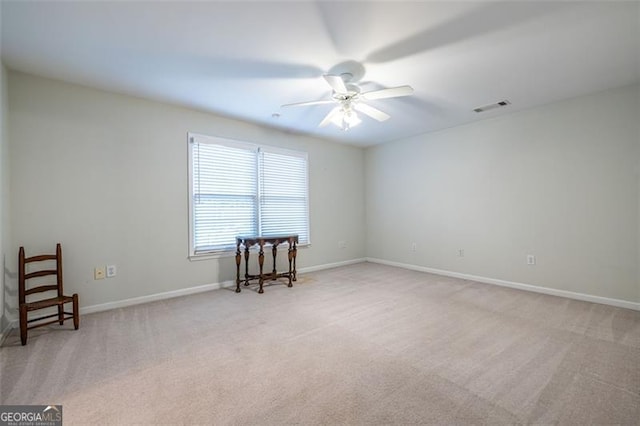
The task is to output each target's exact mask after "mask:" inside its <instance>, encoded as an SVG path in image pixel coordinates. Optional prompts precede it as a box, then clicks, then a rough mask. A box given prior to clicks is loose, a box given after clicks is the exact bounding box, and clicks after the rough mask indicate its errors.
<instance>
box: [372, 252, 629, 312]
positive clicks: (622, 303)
mask: <svg viewBox="0 0 640 426" xmlns="http://www.w3.org/2000/svg"><path fill="white" fill-rule="evenodd" d="M367 262H371V263H379V264H381V265H388V266H395V267H398V268H403V269H410V270H413V271H419V272H427V273H430V274H436V275H444V276H447V277H453V278H462V279H464V280H470V281H477V282H480V283H485V284H494V285H499V286H501V287H509V288H515V289H518V290H525V291H531V292H534V293H542V294H549V295H551V296H560V297H567V298H569V299H575V300H582V301H584V302H593V303H600V304H603V305H611V306H616V307H618V308H626V309H633V310H635V311H640V303H636V302H629V301H627V300H621V299H610V298H608V297H602V296H594V295H591V294H584V293H575V292H573V291H567V290H558V289H555V288H549V287H540V286H536V285H531V284H524V283H516V282H513V281H505V280H499V279H496V278H487V277H481V276H478V275H469V274H462V273H460V272H452V271H445V270H443V269H435V268H427V267H426V266H418V265H411V264H407V263H400V262H392V261H389V260H383V259H376V258H371V257H368V258H367Z"/></svg>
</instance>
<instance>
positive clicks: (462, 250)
mask: <svg viewBox="0 0 640 426" xmlns="http://www.w3.org/2000/svg"><path fill="white" fill-rule="evenodd" d="M458 257H464V249H459V250H458Z"/></svg>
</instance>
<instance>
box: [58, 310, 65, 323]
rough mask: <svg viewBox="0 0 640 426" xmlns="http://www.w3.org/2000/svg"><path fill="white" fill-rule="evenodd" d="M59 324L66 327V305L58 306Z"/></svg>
mask: <svg viewBox="0 0 640 426" xmlns="http://www.w3.org/2000/svg"><path fill="white" fill-rule="evenodd" d="M58 324H60V325H64V305H58Z"/></svg>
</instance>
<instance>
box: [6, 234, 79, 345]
mask: <svg viewBox="0 0 640 426" xmlns="http://www.w3.org/2000/svg"><path fill="white" fill-rule="evenodd" d="M44 261H55V265H56V267H55V269H39V270H32V269H37V268H30V271H29V272H27V264H29V263H33V262H36V263H39V262H44ZM47 275H55V276H56V283H55V284H44V285H42V284H38V285H34V286H32V287H29V288H27V285H26V282H27V280H29V279H32V278H38V277H45V276H47ZM49 291H55V292H56V296H54V297H48V298H41V299H39V300H34V301H27V296H29V295H32V294H34V293H43V292H49ZM18 292H19V294H18V297H19V299H20V340H21V341H22V344H23V345H26V344H27V331H28V330H30V329H32V328H36V327H42V326H45V325H49V324H53V323H55V322H57V323H59V324H60V325H63V324H64V321H65V320H68V319H71V318H73V327H74V328H75V329H76V330H77V329H78V327H79V326H80V315H79V313H78V295H77V294H74V295H73V296H65V295H64V294H63V291H62V247H61V246H60V244H57V245H56V254H42V255H38V256H32V257H25V255H24V247H20V251H19V252H18ZM67 303H72V304H73V312H65V311H64V305H65V304H67ZM54 306H57V307H58V312H57V313H54V314H51V315H45V316H42V317H37V318H33V319H29V318H28V313H29V312H31V311H35V310H38V309H45V308H51V307H54ZM53 317H55V319H54V320H48V321H46V320H47V319H49V318H53ZM31 323H34V324H33V325H30V324H31Z"/></svg>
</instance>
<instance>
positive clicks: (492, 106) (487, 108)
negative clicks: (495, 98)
mask: <svg viewBox="0 0 640 426" xmlns="http://www.w3.org/2000/svg"><path fill="white" fill-rule="evenodd" d="M507 105H511V102H509V101H507V100H504V101H500V102H496V103H495V104H489V105H482V106H479V107H477V108H474V109H473V110H474V111H475V112H485V111H491V110H492V109H496V108H502V107H506V106H507Z"/></svg>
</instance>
